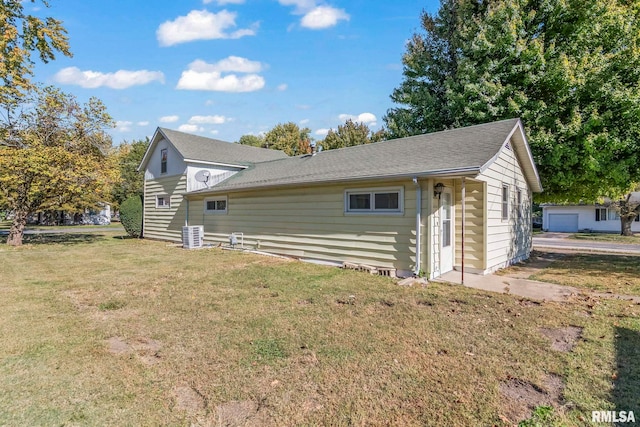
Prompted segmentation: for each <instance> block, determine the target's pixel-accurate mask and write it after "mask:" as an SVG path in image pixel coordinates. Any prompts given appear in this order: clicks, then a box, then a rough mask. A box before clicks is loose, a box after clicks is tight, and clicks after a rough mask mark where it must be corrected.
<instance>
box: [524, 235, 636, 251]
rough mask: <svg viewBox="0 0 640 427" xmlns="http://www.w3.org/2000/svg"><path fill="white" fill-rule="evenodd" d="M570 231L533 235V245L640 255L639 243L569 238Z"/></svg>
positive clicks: (545, 247)
mask: <svg viewBox="0 0 640 427" xmlns="http://www.w3.org/2000/svg"><path fill="white" fill-rule="evenodd" d="M570 235H571V234H570V233H543V234H536V235H535V236H533V247H534V249H536V248H544V249H572V250H578V251H585V252H613V253H623V254H637V255H640V244H637V245H636V244H624V243H612V242H596V241H591V240H576V239H570V238H569V236H570Z"/></svg>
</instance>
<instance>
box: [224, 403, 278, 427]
mask: <svg viewBox="0 0 640 427" xmlns="http://www.w3.org/2000/svg"><path fill="white" fill-rule="evenodd" d="M216 415H217V416H216V418H217V420H216V421H217V424H216V425H218V426H224V427H240V426H262V425H265V424H267V421H268V419H267V418H266V414H264V413H263V412H262V411H260V406H258V404H257V403H256V402H254V401H252V400H242V401H232V402H227V403H223V404H221V405H218V406H217V407H216Z"/></svg>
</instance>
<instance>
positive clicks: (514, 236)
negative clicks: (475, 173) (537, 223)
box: [479, 144, 531, 270]
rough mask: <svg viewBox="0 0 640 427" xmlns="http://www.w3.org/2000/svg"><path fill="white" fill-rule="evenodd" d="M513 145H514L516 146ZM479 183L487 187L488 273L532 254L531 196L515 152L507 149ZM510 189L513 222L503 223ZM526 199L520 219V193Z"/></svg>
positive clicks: (510, 209) (501, 152)
mask: <svg viewBox="0 0 640 427" xmlns="http://www.w3.org/2000/svg"><path fill="white" fill-rule="evenodd" d="M512 145H513V144H512ZM479 179H481V180H483V181H485V182H486V186H487V203H486V209H487V220H486V223H485V227H486V239H487V240H486V245H487V249H486V251H487V252H486V254H487V255H486V263H485V269H486V270H495V269H497V268H500V267H503V266H506V265H509V264H511V263H512V262H514V261H517V260H519V259H522V258H525V257H527V256H528V255H529V253H530V251H531V192H530V191H529V188H528V185H527V183H526V180H525V177H524V175H523V173H522V169H521V167H520V163H519V161H518V159H517V157H516V155H515V153H514V151H512V150H510V149H508V148H505V147H503V148H502V150H501V151H500V154H499V155H498V157H497V158H496V160H495V161H494V162H493V163H492V164H491V165H490V166H489V168H487V170H485V171H484V172H483V173H482V174H481V176H480V177H479ZM503 184H506V185H508V186H509V218H508V219H507V220H503V219H502V186H503ZM518 188H519V189H520V191H521V195H522V210H521V211H522V216H521V217H518V216H517V215H516V209H515V208H516V206H515V198H516V194H517V193H516V189H518Z"/></svg>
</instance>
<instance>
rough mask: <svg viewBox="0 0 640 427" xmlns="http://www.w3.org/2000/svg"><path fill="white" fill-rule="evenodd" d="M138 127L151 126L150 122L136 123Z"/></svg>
mask: <svg viewBox="0 0 640 427" xmlns="http://www.w3.org/2000/svg"><path fill="white" fill-rule="evenodd" d="M136 124H137V125H138V126H149V122H148V121H144V122H138V123H136Z"/></svg>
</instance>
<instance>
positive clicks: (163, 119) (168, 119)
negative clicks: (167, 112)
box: [160, 116, 180, 123]
mask: <svg viewBox="0 0 640 427" xmlns="http://www.w3.org/2000/svg"><path fill="white" fill-rule="evenodd" d="M178 120H180V117H179V116H163V117H160V123H175V122H177V121H178Z"/></svg>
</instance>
